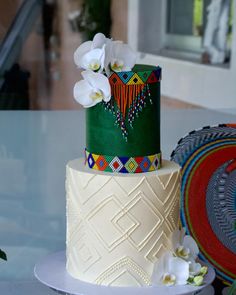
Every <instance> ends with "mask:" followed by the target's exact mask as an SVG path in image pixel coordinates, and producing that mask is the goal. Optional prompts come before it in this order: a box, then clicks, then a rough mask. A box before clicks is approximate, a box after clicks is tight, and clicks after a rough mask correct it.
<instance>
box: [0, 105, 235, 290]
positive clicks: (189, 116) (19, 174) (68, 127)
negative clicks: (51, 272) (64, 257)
mask: <svg viewBox="0 0 236 295" xmlns="http://www.w3.org/2000/svg"><path fill="white" fill-rule="evenodd" d="M235 121H236V117H235V115H231V114H226V113H222V112H215V111H209V110H202V109H198V110H197V109H195V110H193V109H192V110H191V109H189V110H170V109H163V110H162V122H161V129H162V140H161V141H162V152H163V156H164V158H167V159H168V158H169V156H170V154H171V152H172V150H173V149H174V147H175V145H176V143H177V142H178V140H179V139H180V138H181V137H183V136H184V135H185V134H186V133H188V132H189V131H192V130H193V129H197V128H201V127H203V126H206V125H215V124H220V123H233V122H235ZM84 122H85V113H84V111H83V110H81V111H41V112H33V111H28V112H27V111H20V112H14V111H12V112H7V111H6V112H3V111H2V112H0V248H1V249H3V250H4V251H5V252H6V253H7V256H8V261H7V262H4V261H0V282H1V284H5V285H6V284H8V283H9V284H10V285H11V284H12V283H13V282H14V283H17V282H18V283H19V284H21V282H25V281H27V282H35V279H34V275H33V269H34V265H35V263H37V262H38V261H39V260H40V259H41V258H43V257H44V256H45V255H47V254H49V253H53V252H55V251H61V250H64V249H65V239H66V235H65V233H66V216H65V215H66V214H65V167H66V163H67V162H68V161H69V160H72V159H75V158H78V157H83V150H84V147H85V124H84ZM1 284H0V293H1ZM35 284H37V286H38V285H39V284H38V283H35ZM40 288H42V290H46V289H45V288H43V287H40ZM22 290H23V289H22ZM18 291H19V293H16V294H26V293H24V292H23V291H22V292H20V288H19V290H18ZM8 294H15V293H10V289H9V293H7V292H4V295H8ZM34 294H36V293H34ZM40 294H51V293H50V291H48V292H47V293H44V292H43V291H42V292H41V293H40Z"/></svg>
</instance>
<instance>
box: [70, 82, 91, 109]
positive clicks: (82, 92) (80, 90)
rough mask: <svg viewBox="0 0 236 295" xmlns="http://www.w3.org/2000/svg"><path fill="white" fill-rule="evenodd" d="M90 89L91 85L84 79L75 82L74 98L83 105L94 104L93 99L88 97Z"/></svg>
mask: <svg viewBox="0 0 236 295" xmlns="http://www.w3.org/2000/svg"><path fill="white" fill-rule="evenodd" d="M91 91H92V88H91V86H90V85H89V83H88V82H87V81H85V80H81V81H79V82H77V83H76V84H75V87H74V98H75V100H76V101H77V102H78V103H80V104H81V105H83V106H84V107H90V106H92V105H93V104H94V101H93V99H92V98H91V97H90V93H91Z"/></svg>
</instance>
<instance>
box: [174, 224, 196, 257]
mask: <svg viewBox="0 0 236 295" xmlns="http://www.w3.org/2000/svg"><path fill="white" fill-rule="evenodd" d="M185 232H186V230H185V229H184V228H183V229H181V230H176V231H174V232H173V234H172V247H173V251H174V254H175V255H176V256H177V257H181V258H183V259H185V260H186V261H192V260H194V261H195V259H196V258H197V256H198V254H199V248H198V245H197V243H196V242H195V240H194V239H193V238H192V237H191V236H188V235H186V236H185Z"/></svg>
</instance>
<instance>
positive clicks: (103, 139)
mask: <svg viewBox="0 0 236 295" xmlns="http://www.w3.org/2000/svg"><path fill="white" fill-rule="evenodd" d="M102 38H103V39H102ZM104 38H105V37H103V36H100V39H102V40H100V39H99V38H98V36H95V39H94V40H93V42H92V41H88V42H86V45H82V46H80V48H79V49H78V50H77V52H76V53H75V61H76V63H77V65H78V66H81V67H82V68H85V69H88V70H87V71H86V72H83V74H82V75H83V77H84V80H82V81H80V82H78V83H77V85H76V86H75V98H76V100H77V101H79V102H80V103H82V104H83V105H84V106H85V107H86V149H85V159H76V160H74V161H71V162H69V163H68V165H67V170H66V191H67V271H68V272H69V274H70V275H71V276H73V277H74V278H77V279H79V280H83V281H86V282H90V283H94V284H99V285H109V286H146V285H150V284H151V280H152V274H153V269H154V264H155V263H156V262H157V261H158V259H159V258H160V257H161V256H162V255H163V253H165V252H166V251H170V249H171V248H172V246H173V245H172V233H173V232H175V231H176V230H177V229H178V228H179V200H180V167H179V166H178V165H177V164H175V163H173V162H170V161H162V160H161V148H160V81H161V68H160V67H156V66H148V65H135V66H133V65H134V62H133V64H132V66H131V65H130V63H132V59H134V58H133V56H132V52H131V51H130V49H129V48H128V47H127V45H125V44H122V43H120V42H113V45H110V43H109V42H108V41H107V39H104ZM104 44H105V45H104ZM112 46H113V47H115V48H112ZM81 47H82V49H81ZM124 52H125V54H124ZM104 55H108V56H109V61H108V62H106V57H104ZM127 56H128V58H126V57H127ZM106 65H107V67H108V68H107V70H106V75H104V74H103V72H102V71H101V69H102V68H103V67H104V68H105V67H106ZM102 76H103V77H105V79H106V80H105V79H104V78H103V77H102ZM181 249H182V248H181ZM182 250H183V249H182ZM173 278H174V277H173V276H172V277H171V276H170V280H171V279H172V280H173ZM174 280H175V278H174Z"/></svg>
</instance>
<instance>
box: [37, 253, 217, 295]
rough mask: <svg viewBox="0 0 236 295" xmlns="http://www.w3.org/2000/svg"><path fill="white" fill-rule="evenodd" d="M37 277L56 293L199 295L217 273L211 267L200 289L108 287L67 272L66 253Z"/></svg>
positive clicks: (46, 263)
mask: <svg viewBox="0 0 236 295" xmlns="http://www.w3.org/2000/svg"><path fill="white" fill-rule="evenodd" d="M34 274H35V277H36V278H37V279H38V280H39V281H40V282H41V283H43V284H44V285H46V286H48V287H49V288H52V289H54V290H56V291H60V292H64V293H67V294H73V295H111V294H112V295H125V294H128V295H178V294H179V295H183V294H199V293H200V292H201V290H203V289H204V288H206V287H207V286H209V285H210V284H211V283H212V282H213V280H214V279H215V271H214V270H213V268H211V267H209V271H208V274H207V275H206V276H205V278H204V284H203V285H202V286H199V287H195V286H191V285H186V286H173V287H165V286H151V287H106V286H98V285H95V284H90V283H86V282H82V281H79V280H77V279H74V278H73V277H71V276H70V275H69V274H68V273H67V271H66V255H65V251H63V252H57V253H54V254H51V255H50V256H48V257H46V258H44V259H43V260H42V261H40V262H39V263H38V264H36V266H35V268H34Z"/></svg>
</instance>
